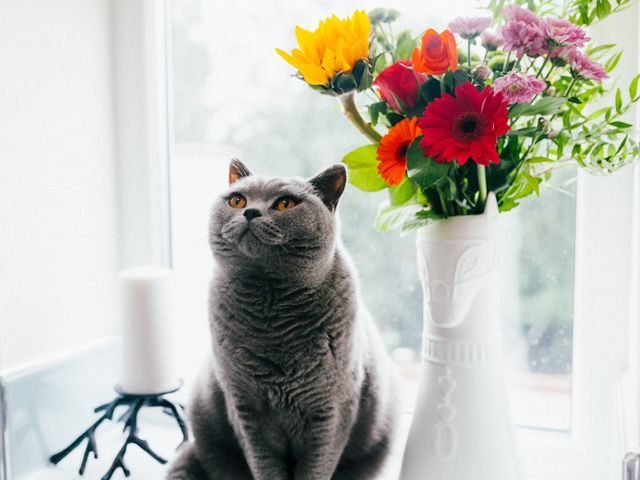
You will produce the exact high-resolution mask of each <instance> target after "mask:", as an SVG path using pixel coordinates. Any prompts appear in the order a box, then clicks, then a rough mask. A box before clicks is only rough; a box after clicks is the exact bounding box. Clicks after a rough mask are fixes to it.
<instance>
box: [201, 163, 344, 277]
mask: <svg viewBox="0 0 640 480" xmlns="http://www.w3.org/2000/svg"><path fill="white" fill-rule="evenodd" d="M346 182H347V173H346V170H345V168H344V166H343V165H340V164H338V165H334V166H332V167H329V168H327V169H326V170H324V171H322V172H320V173H319V174H318V175H316V176H315V177H313V178H311V179H309V180H304V179H301V178H289V177H286V178H283V177H262V176H254V175H252V174H251V172H250V171H249V169H248V168H247V167H246V166H245V165H244V164H243V163H242V162H240V161H239V160H236V159H234V160H232V161H231V164H230V166H229V189H228V191H227V192H225V193H224V194H223V195H222V196H220V197H219V198H218V199H217V200H216V202H215V203H214V206H213V211H212V215H211V224H210V231H209V233H210V243H211V248H212V251H213V254H214V256H215V257H217V258H219V259H220V260H221V261H222V262H224V263H229V262H230V263H235V264H241V265H262V266H264V267H267V268H270V269H278V268H281V269H291V268H292V267H295V266H296V265H304V264H305V263H308V262H310V261H321V260H323V259H326V258H328V257H329V256H330V255H332V254H333V251H334V248H335V237H336V230H337V225H336V216H335V211H336V208H337V205H338V201H339V200H340V196H341V195H342V192H343V191H344V188H345V185H346Z"/></svg>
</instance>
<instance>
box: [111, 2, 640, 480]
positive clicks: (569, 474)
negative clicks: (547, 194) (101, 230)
mask: <svg viewBox="0 0 640 480" xmlns="http://www.w3.org/2000/svg"><path fill="white" fill-rule="evenodd" d="M628 8H629V9H630V10H632V12H633V14H627V15H619V16H617V17H616V27H615V29H609V30H610V31H609V32H607V31H606V25H607V22H603V25H601V26H599V27H596V28H595V29H594V36H595V37H596V38H597V39H605V38H606V37H607V36H611V35H613V36H615V38H617V39H618V43H620V42H619V39H620V38H624V39H625V40H624V41H623V42H622V46H623V47H624V49H625V52H629V51H630V52H631V54H630V55H629V54H628V53H626V54H625V56H626V55H629V56H630V57H631V58H632V61H628V63H627V65H625V72H624V73H623V75H622V78H623V79H624V80H625V81H628V80H629V79H630V78H631V77H632V76H633V75H634V74H635V73H636V72H637V71H638V70H639V69H638V64H639V61H638V60H639V55H638V45H639V43H640V42H639V41H638V38H637V37H638V23H639V18H638V17H639V14H640V8H639V7H638V4H634V5H632V6H631V7H628ZM168 10H169V7H168V4H167V2H166V1H165V0H117V1H116V2H115V6H114V23H115V25H114V26H115V28H114V42H115V45H114V51H115V56H116V65H117V73H116V82H115V83H116V92H115V93H116V102H117V103H116V104H117V107H118V108H117V113H116V127H117V132H118V141H119V147H118V158H119V173H120V182H121V205H120V213H121V219H122V220H121V232H122V235H121V238H122V252H123V257H122V258H123V265H125V266H128V265H131V264H135V263H142V262H145V261H152V262H154V263H160V264H164V265H170V264H171V229H170V225H171V212H170V209H169V205H170V202H169V199H170V157H171V148H172V147H171V145H173V135H172V127H171V115H170V113H171V106H170V105H171V102H170V99H171V91H170V86H171V70H170V68H171V67H170V60H169V58H170V56H169V52H170V45H171V43H170V36H169V32H170V28H168V27H167V25H168V22H169V21H170V14H169V11H168ZM132 22H134V27H137V28H131V27H132ZM611 30H613V33H612V32H611ZM132 32H133V33H132ZM135 32H138V33H135ZM603 43H604V42H603ZM136 58H138V59H144V61H139V62H135V61H134V60H135V59H136ZM627 60H628V58H627ZM622 63H623V62H621V64H622ZM632 117H633V118H630V120H631V121H633V122H634V123H635V124H636V125H637V123H636V122H637V118H636V117H637V112H634V114H633V115H632ZM136 122H138V127H136V128H133V130H131V128H130V127H131V126H132V125H135V124H136ZM135 132H138V135H136V134H135ZM140 132H142V133H143V134H142V135H140ZM639 190H640V166H639V165H636V166H635V167H634V168H633V169H631V168H625V169H623V170H622V171H620V172H618V173H616V174H614V175H611V176H610V177H608V178H595V177H593V176H591V175H589V174H587V173H585V172H580V173H579V176H578V184H577V205H576V207H577V218H576V259H575V293H574V332H573V335H574V336H573V371H572V421H571V424H572V429H571V431H570V432H569V433H563V432H558V431H550V430H542V429H535V428H530V427H519V428H518V441H519V444H520V449H521V451H522V452H526V453H527V455H526V458H525V459H524V460H525V461H524V462H523V463H524V467H525V471H526V472H527V473H528V474H529V475H528V476H529V478H531V479H534V480H535V479H538V478H540V479H541V478H544V479H545V480H561V479H562V480H565V479H566V478H581V479H584V480H604V479H605V478H611V474H612V471H611V470H612V469H614V470H613V471H614V473H615V474H616V475H618V473H619V470H616V469H619V465H620V460H621V459H622V457H623V454H624V452H625V451H627V450H629V449H632V448H637V447H638V439H639V437H640V415H639V413H638V406H637V404H638V403H639V402H640V348H639V346H640V327H638V325H637V324H638V321H637V320H639V319H640V318H639V315H638V305H637V299H634V298H633V295H632V292H634V291H638V286H639V285H638V278H639V273H638V270H639V263H640V260H639V258H638V257H639V255H640V254H639V253H638V250H640V234H639V233H638V229H639V224H640V220H639V219H638V217H639V214H640V192H639ZM141 191H142V192H143V193H144V194H142V195H141V194H140V192H141ZM625 198H629V199H631V198H633V199H634V200H633V201H629V202H624V201H620V199H625ZM601 245H613V247H612V248H616V252H615V255H607V256H605V255H603V254H602V251H603V250H602V249H601ZM613 284H615V285H616V290H615V291H614V293H613V294H612V295H609V294H610V292H609V290H608V288H610V285H613ZM602 292H606V293H607V295H603V294H602ZM612 297H613V300H612ZM634 302H635V303H634ZM603 319H605V320H603ZM608 319H613V320H611V321H608ZM611 345H619V348H618V349H614V348H611ZM612 406H613V408H612ZM523 457H524V456H523Z"/></svg>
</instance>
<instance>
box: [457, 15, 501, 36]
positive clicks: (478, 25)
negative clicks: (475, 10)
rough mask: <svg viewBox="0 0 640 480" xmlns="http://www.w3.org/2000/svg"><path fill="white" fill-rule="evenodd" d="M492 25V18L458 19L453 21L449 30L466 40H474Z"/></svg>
mask: <svg viewBox="0 0 640 480" xmlns="http://www.w3.org/2000/svg"><path fill="white" fill-rule="evenodd" d="M489 25H491V18H490V17H458V18H455V19H454V20H452V21H451V22H450V23H449V25H448V27H447V28H448V29H449V30H451V31H452V32H453V33H457V34H458V35H460V36H461V37H462V38H464V39H465V40H473V39H474V38H476V37H477V36H478V35H480V34H481V33H482V32H483V31H485V30H486V29H487V28H489Z"/></svg>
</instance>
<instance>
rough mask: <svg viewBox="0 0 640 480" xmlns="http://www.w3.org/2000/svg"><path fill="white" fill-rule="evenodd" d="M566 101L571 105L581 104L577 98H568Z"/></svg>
mask: <svg viewBox="0 0 640 480" xmlns="http://www.w3.org/2000/svg"><path fill="white" fill-rule="evenodd" d="M568 100H569V101H570V102H571V103H575V104H577V105H580V104H581V103H582V100H580V99H579V98H578V97H569V98H568Z"/></svg>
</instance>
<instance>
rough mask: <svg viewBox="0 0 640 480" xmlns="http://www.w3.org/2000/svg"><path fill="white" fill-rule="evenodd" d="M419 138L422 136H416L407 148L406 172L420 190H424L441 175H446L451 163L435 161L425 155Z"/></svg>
mask: <svg viewBox="0 0 640 480" xmlns="http://www.w3.org/2000/svg"><path fill="white" fill-rule="evenodd" d="M420 140H422V137H418V138H416V139H415V140H414V141H413V142H412V143H411V145H409V149H408V150H407V174H408V175H409V178H411V179H412V180H413V181H414V182H416V183H417V184H418V185H419V186H420V188H421V189H422V191H425V190H427V189H428V188H431V187H432V186H433V185H434V184H435V183H436V182H437V181H438V180H440V179H441V178H442V177H446V176H447V174H448V173H449V169H450V168H451V165H450V164H448V163H439V162H436V161H435V160H434V159H433V158H431V157H427V156H425V155H424V153H423V152H422V148H421V147H420V145H419V143H420Z"/></svg>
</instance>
